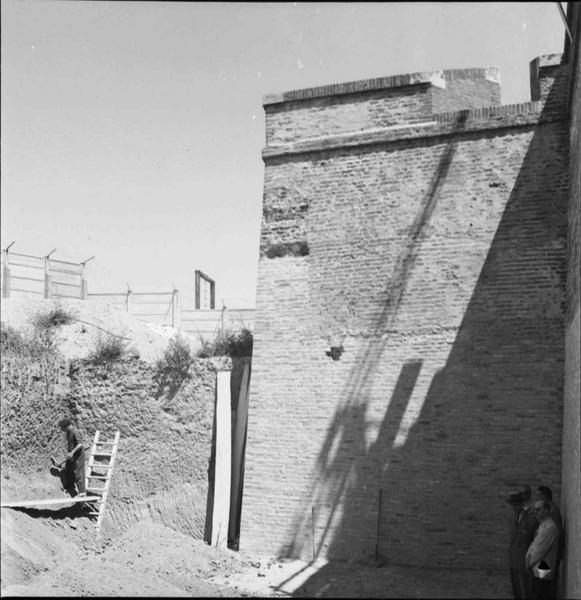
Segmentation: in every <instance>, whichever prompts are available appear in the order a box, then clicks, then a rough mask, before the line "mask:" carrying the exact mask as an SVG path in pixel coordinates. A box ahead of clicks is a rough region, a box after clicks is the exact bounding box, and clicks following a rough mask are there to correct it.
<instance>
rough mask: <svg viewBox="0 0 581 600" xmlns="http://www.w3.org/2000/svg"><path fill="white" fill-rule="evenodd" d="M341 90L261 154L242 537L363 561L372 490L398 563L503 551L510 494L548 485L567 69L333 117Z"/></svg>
mask: <svg viewBox="0 0 581 600" xmlns="http://www.w3.org/2000/svg"><path fill="white" fill-rule="evenodd" d="M541 78H542V71H541ZM374 81H375V80H374ZM359 83H360V82H359ZM345 85H347V84H345ZM426 85H429V84H426V83H425V82H422V83H421V84H419V87H421V89H422V94H423V97H425V91H424V87H425V86H426ZM422 86H424V87H422ZM435 88H438V89H442V87H441V86H437V85H434V84H432V91H433V89H435ZM342 89H346V90H348V89H349V88H348V87H346V88H341V87H340V86H339V87H334V88H333V89H331V90H329V89H327V88H323V89H320V90H314V91H312V92H310V93H307V92H306V91H305V90H301V91H299V92H297V93H293V92H290V93H288V95H281V96H279V97H278V101H279V102H283V103H284V102H288V106H286V107H285V110H286V112H287V113H293V112H294V114H295V116H296V120H297V122H300V125H297V128H299V129H300V131H301V134H300V136H298V135H297V136H294V137H293V135H292V134H290V135H286V134H285V136H286V137H284V139H283V137H281V136H277V133H276V126H278V125H276V126H273V131H272V132H271V135H270V137H269V138H268V143H267V147H266V148H265V150H264V151H263V157H264V160H265V165H266V168H265V185H264V213H263V223H262V231H261V259H260V264H259V274H258V293H257V313H256V322H255V340H254V355H253V380H252V385H251V391H250V408H249V424H248V442H247V455H246V475H245V477H246V479H245V497H244V504H243V514H242V531H241V549H244V548H253V549H257V550H261V551H270V552H274V553H279V554H282V555H292V556H302V557H303V558H307V559H310V558H312V554H313V548H314V552H315V554H316V555H325V556H327V557H329V558H338V559H347V558H348V559H351V558H355V559H358V558H367V557H368V556H369V555H372V554H373V553H374V551H375V546H376V533H377V516H378V496H379V491H380V490H381V491H382V505H381V510H380V519H379V549H380V552H381V553H382V554H384V555H385V556H386V557H387V559H388V560H389V561H392V562H397V563H402V564H410V565H422V566H431V567H438V566H442V567H446V568H450V566H451V565H453V566H455V567H470V566H471V567H478V568H487V567H488V568H495V567H501V566H502V565H503V560H504V551H505V549H504V546H505V543H506V539H505V535H506V532H505V521H506V512H507V507H506V504H505V502H504V496H505V494H506V493H507V492H508V491H509V490H511V489H512V488H513V487H514V486H517V485H519V484H521V483H523V482H528V483H530V484H531V485H534V484H538V483H541V482H542V483H548V484H549V485H552V486H553V488H554V489H555V491H556V493H557V494H559V490H560V469H561V466H560V447H561V426H562V394H563V342H562V340H563V310H564V300H565V245H566V205H567V189H568V185H567V179H568V164H567V158H568V156H567V144H568V142H567V124H566V121H565V120H564V114H562V113H559V112H558V111H557V110H556V109H554V106H558V105H559V102H560V101H562V96H563V94H566V86H563V85H562V84H559V85H554V86H553V87H552V88H550V91H549V88H548V86H547V93H545V95H544V96H541V97H540V98H539V100H538V101H536V102H531V103H526V104H523V105H518V106H513V107H493V108H484V107H481V108H475V109H473V110H469V111H461V112H455V113H445V114H441V115H438V116H432V117H431V118H430V119H429V120H426V119H424V120H423V121H421V119H419V117H423V116H424V115H423V113H421V114H419V113H418V112H417V111H415V112H413V113H412V114H410V115H409V118H408V119H407V120H404V122H401V123H398V124H396V125H395V126H391V127H388V126H386V127H384V128H379V129H378V128H377V123H376V122H375V121H373V120H372V119H370V120H369V121H363V122H362V121H361V120H360V121H359V122H358V130H355V129H353V130H351V131H343V132H340V133H338V132H337V131H335V130H331V131H329V133H328V134H327V135H326V134H325V130H324V127H323V126H322V125H321V120H320V119H319V117H318V116H317V115H316V114H314V113H315V111H313V112H310V110H309V107H311V106H313V105H312V98H313V97H316V96H317V95H324V94H326V93H331V94H336V93H337V92H341V90H342ZM406 89H407V90H408V91H409V88H406ZM464 89H467V88H466V86H464ZM390 93H391V94H395V92H393V90H391V92H390ZM438 93H439V92H438ZM300 96H304V97H305V99H306V100H305V102H306V104H305V105H301V98H300ZM476 96H478V95H476ZM556 96H559V97H560V98H561V100H559V99H558V98H556ZM402 97H403V96H402ZM267 100H269V99H267ZM549 100H550V106H551V110H550V111H549V110H548V109H545V106H546V105H548V103H549ZM333 101H334V98H331V100H329V101H328V102H330V103H332V102H333ZM487 101H489V97H487ZM298 106H301V112H300V116H299V113H297V112H295V111H296V109H297V107H298ZM441 106H442V105H440V109H441ZM431 109H432V110H433V104H432V107H431ZM266 112H267V121H268V118H269V109H268V102H267V107H266ZM278 112H279V114H282V113H283V112H284V110H283V109H282V108H280V107H279V110H278ZM289 118H291V117H289ZM292 118H294V117H292ZM292 118H291V120H290V121H287V122H286V124H285V125H284V126H285V127H289V128H290V129H292V128H293V127H294V125H293V123H292ZM310 126H312V130H311V134H309V127H310ZM331 346H342V347H343V350H344V352H343V353H342V355H341V356H340V359H339V360H337V361H335V360H332V358H331V357H329V356H328V355H327V354H328V353H330V347H331ZM313 531H314V540H313V538H312V532H313ZM475 549H477V550H475Z"/></svg>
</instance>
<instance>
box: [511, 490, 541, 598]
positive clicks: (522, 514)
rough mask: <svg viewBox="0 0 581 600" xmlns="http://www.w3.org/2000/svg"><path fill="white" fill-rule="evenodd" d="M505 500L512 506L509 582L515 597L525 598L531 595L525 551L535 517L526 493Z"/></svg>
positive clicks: (532, 535)
mask: <svg viewBox="0 0 581 600" xmlns="http://www.w3.org/2000/svg"><path fill="white" fill-rule="evenodd" d="M507 502H508V503H509V504H510V505H511V506H512V515H511V516H510V519H509V547H508V566H509V569H510V582H511V585H512V593H513V596H514V597H515V599H517V600H521V599H522V600H525V599H528V598H530V597H531V595H532V587H533V580H532V574H531V572H530V571H527V568H526V563H525V555H526V552H527V550H528V548H529V546H530V544H531V542H532V541H533V539H534V537H535V532H536V530H537V526H538V523H537V519H536V518H535V515H534V514H533V511H532V510H531V506H530V502H529V499H528V498H527V494H523V493H522V492H517V493H514V494H510V496H509V497H508V500H507Z"/></svg>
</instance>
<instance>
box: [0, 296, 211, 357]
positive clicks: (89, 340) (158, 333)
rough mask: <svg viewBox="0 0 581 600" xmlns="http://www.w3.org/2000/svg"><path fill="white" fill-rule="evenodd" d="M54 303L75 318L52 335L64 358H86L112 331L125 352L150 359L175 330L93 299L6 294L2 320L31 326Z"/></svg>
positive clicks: (194, 344)
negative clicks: (122, 342) (47, 298)
mask: <svg viewBox="0 0 581 600" xmlns="http://www.w3.org/2000/svg"><path fill="white" fill-rule="evenodd" d="M53 307H62V308H64V309H65V310H67V312H69V313H70V314H71V315H73V317H74V319H75V320H74V321H73V322H72V323H70V324H69V325H63V326H61V327H59V328H58V332H57V334H56V338H55V341H56V343H57V345H58V348H59V350H60V352H61V353H62V354H63V355H64V356H65V357H67V358H85V357H86V356H87V355H88V354H89V353H90V352H91V351H92V350H93V349H94V348H95V344H96V343H97V340H98V339H99V338H107V336H108V335H109V334H114V335H116V336H121V337H122V338H123V339H124V341H125V342H126V349H127V352H128V353H133V354H135V355H137V356H139V358H141V359H142V360H144V361H146V362H150V363H153V362H155V361H156V360H158V359H160V358H161V357H162V356H163V353H164V351H165V349H166V348H167V344H168V342H169V340H170V338H171V337H173V336H174V335H175V334H176V333H177V330H176V329H174V328H173V327H169V326H166V325H156V324H154V323H147V322H145V321H142V320H140V319H137V318H136V317H134V316H132V315H130V314H128V313H125V312H123V311H121V310H118V309H116V308H113V307H111V306H110V305H109V304H107V303H105V302H98V301H95V300H74V299H60V300H58V301H56V300H45V299H42V298H38V299H37V298H31V299H29V298H27V299H26V300H25V301H24V300H23V299H22V298H5V299H2V303H1V315H2V321H3V322H5V323H7V324H9V325H11V326H12V327H15V328H17V329H19V330H27V329H28V330H30V328H31V327H32V325H31V319H32V318H33V317H34V316H35V315H36V314H38V313H47V312H48V311H49V310H50V309H51V308H53ZM181 337H182V338H183V339H185V340H187V341H188V342H189V345H190V348H191V350H192V353H193V354H195V353H196V352H197V351H198V350H199V349H200V348H201V342H200V340H199V339H198V338H196V337H195V336H193V335H189V334H185V333H181Z"/></svg>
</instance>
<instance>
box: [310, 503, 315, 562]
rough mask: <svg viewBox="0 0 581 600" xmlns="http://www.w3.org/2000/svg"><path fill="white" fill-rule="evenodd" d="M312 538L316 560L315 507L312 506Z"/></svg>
mask: <svg viewBox="0 0 581 600" xmlns="http://www.w3.org/2000/svg"><path fill="white" fill-rule="evenodd" d="M311 538H312V540H313V560H315V556H316V553H315V507H314V506H312V507H311Z"/></svg>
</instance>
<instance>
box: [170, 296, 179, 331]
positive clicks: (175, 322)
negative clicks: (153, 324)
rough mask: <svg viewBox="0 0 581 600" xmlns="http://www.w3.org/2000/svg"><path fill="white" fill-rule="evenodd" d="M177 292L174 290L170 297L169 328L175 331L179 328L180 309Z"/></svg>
mask: <svg viewBox="0 0 581 600" xmlns="http://www.w3.org/2000/svg"><path fill="white" fill-rule="evenodd" d="M178 294H179V293H178V290H176V289H174V290H173V291H172V295H171V326H172V327H175V328H176V329H177V328H178V327H179V326H180V310H179V309H180V307H179V295H178Z"/></svg>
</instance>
